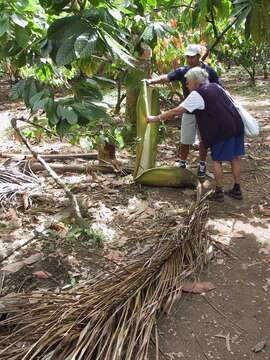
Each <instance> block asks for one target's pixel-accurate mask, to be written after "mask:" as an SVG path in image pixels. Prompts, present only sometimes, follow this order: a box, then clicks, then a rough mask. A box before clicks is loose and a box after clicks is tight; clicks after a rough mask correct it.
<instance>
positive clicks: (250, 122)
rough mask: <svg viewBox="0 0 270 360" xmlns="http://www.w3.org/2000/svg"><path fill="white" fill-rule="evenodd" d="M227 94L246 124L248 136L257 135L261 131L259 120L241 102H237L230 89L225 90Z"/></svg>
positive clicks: (245, 128)
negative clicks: (229, 91)
mask: <svg viewBox="0 0 270 360" xmlns="http://www.w3.org/2000/svg"><path fill="white" fill-rule="evenodd" d="M225 92H226V94H227V96H228V97H229V98H230V100H231V101H232V102H233V104H234V106H235V107H236V110H237V111H238V114H239V115H240V117H241V119H242V121H243V124H244V132H245V136H247V137H256V136H258V135H259V133H260V127H259V123H258V121H257V120H256V119H255V118H254V117H253V116H252V115H251V114H250V113H249V112H248V111H247V110H246V109H245V108H244V107H243V106H242V105H240V104H239V103H237V102H235V101H234V99H233V98H232V97H231V95H230V94H229V93H228V91H225Z"/></svg>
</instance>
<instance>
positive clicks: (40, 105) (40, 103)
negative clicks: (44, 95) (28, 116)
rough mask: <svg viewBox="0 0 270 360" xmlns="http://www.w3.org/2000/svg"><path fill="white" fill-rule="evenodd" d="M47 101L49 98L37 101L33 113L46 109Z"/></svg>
mask: <svg viewBox="0 0 270 360" xmlns="http://www.w3.org/2000/svg"><path fill="white" fill-rule="evenodd" d="M46 102H47V99H41V100H38V101H36V102H35V103H34V105H33V107H32V111H33V113H35V112H36V111H38V110H45V105H46Z"/></svg>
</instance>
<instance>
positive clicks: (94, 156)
mask: <svg viewBox="0 0 270 360" xmlns="http://www.w3.org/2000/svg"><path fill="white" fill-rule="evenodd" d="M40 155H41V156H42V157H43V159H44V160H46V161H47V162H50V161H53V160H73V159H83V160H97V158H98V154H97V153H96V152H93V153H88V154H40ZM0 157H1V158H3V159H12V158H14V159H15V160H30V159H33V155H32V154H9V153H0Z"/></svg>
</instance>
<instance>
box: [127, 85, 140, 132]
mask: <svg viewBox="0 0 270 360" xmlns="http://www.w3.org/2000/svg"><path fill="white" fill-rule="evenodd" d="M139 93H140V90H139V89H137V88H134V87H128V88H127V92H126V121H127V122H129V123H131V124H134V125H135V124H136V105H137V100H138V96H139Z"/></svg>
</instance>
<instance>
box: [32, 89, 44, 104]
mask: <svg viewBox="0 0 270 360" xmlns="http://www.w3.org/2000/svg"><path fill="white" fill-rule="evenodd" d="M43 96H44V91H43V90H42V91H39V92H38V93H36V94H35V95H34V96H32V97H31V98H30V99H29V104H30V106H31V107H33V106H34V104H35V103H36V102H37V101H40V100H41V99H42V97H43Z"/></svg>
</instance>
